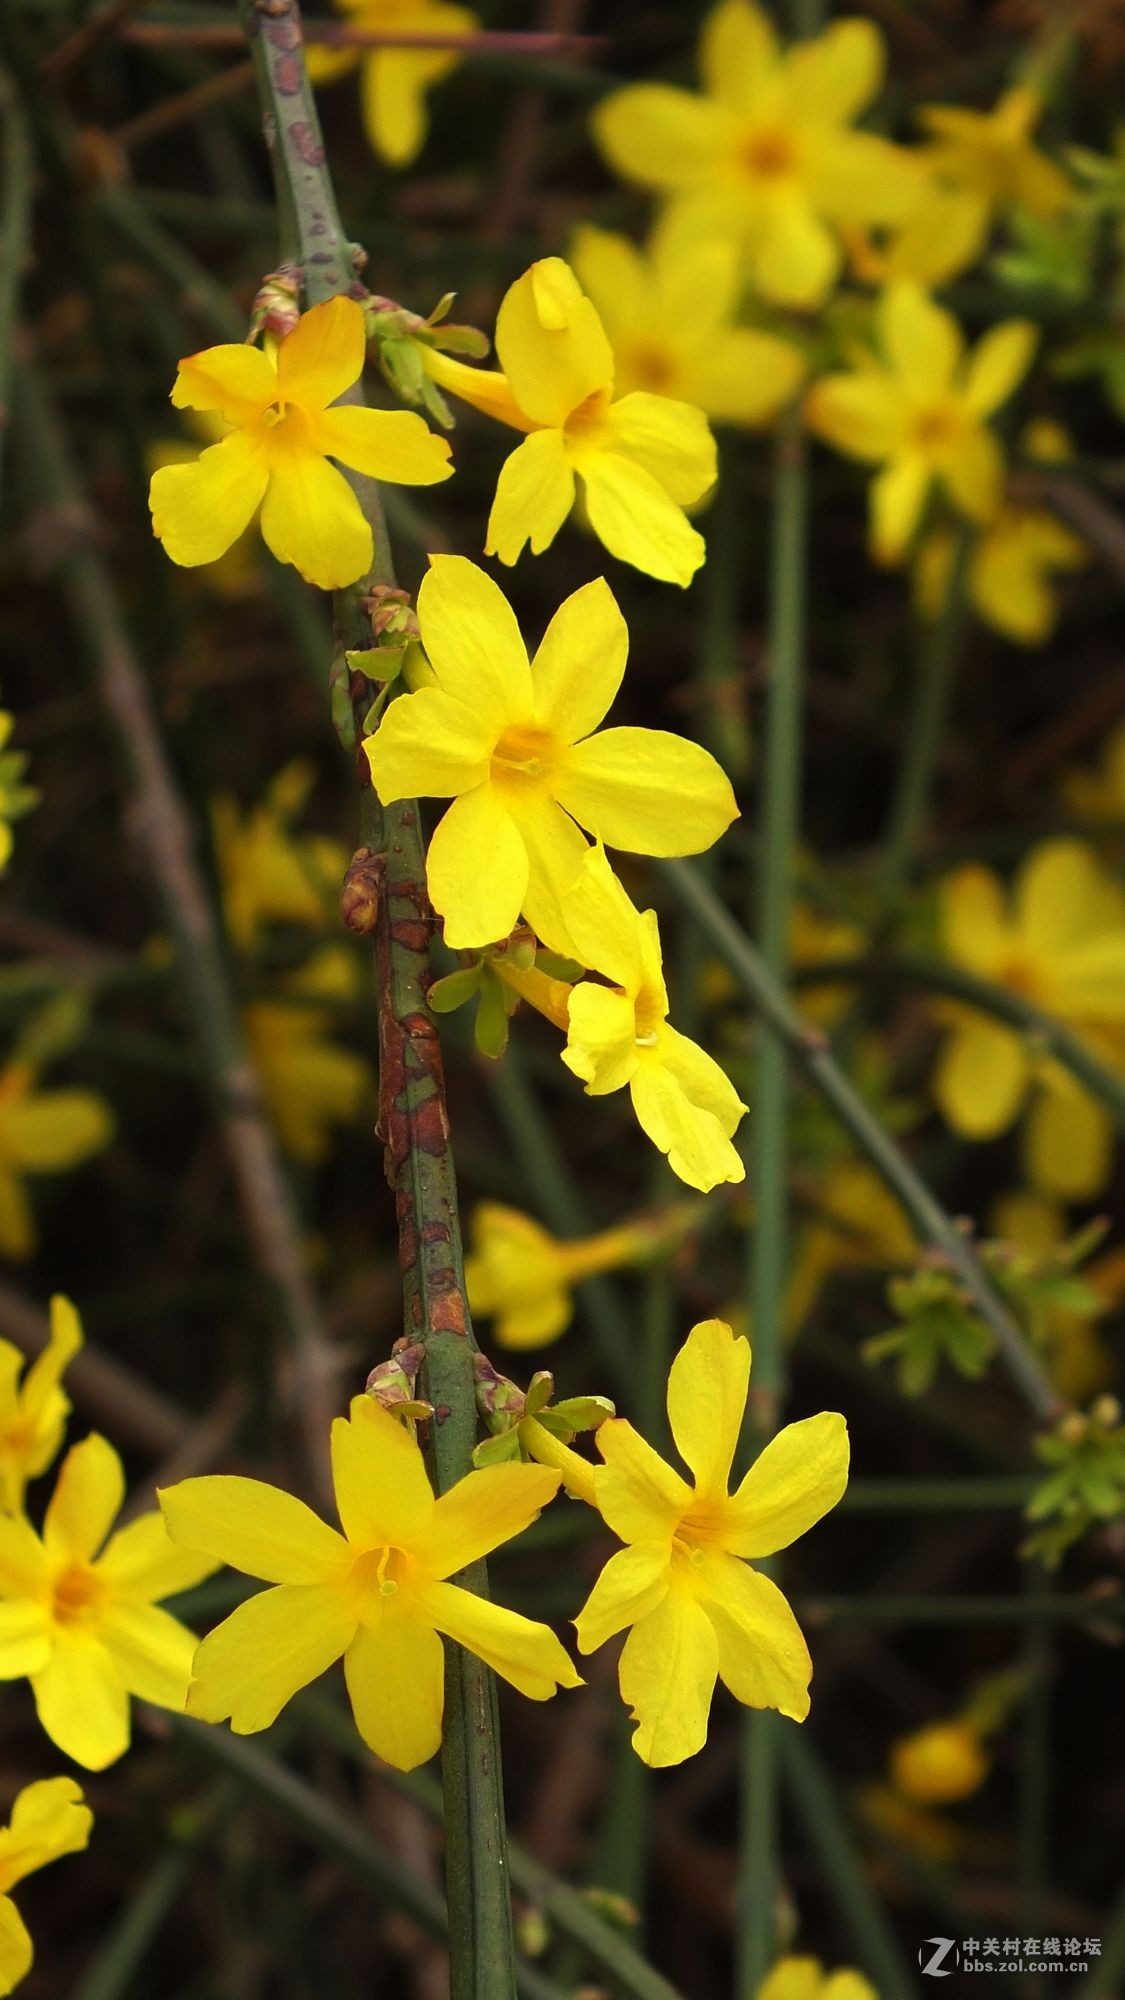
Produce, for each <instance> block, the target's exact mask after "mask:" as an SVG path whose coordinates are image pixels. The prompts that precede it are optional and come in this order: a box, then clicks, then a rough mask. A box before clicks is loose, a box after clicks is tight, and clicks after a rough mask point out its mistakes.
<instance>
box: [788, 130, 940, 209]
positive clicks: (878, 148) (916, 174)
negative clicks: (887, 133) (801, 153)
mask: <svg viewBox="0 0 1125 2000" xmlns="http://www.w3.org/2000/svg"><path fill="white" fill-rule="evenodd" d="M806 185H807V189H808V192H809V194H810V195H811V197H812V200H813V202H814V203H815V205H816V207H817V208H818V209H819V210H820V212H821V214H823V215H826V216H828V217H829V218H830V219H831V220H832V221H833V222H836V223H866V222H900V221H902V219H903V218H904V217H905V216H907V215H909V213H910V211H911V209H912V208H913V207H914V206H915V204H916V203H917V201H918V197H919V193H920V190H921V188H922V186H923V185H924V177H923V175H922V173H921V171H920V169H919V167H918V163H917V161H916V159H915V158H914V156H913V155H912V154H911V153H909V152H908V151H907V150H906V148H905V147H904V146H895V145H892V144H891V141H890V140H889V139H880V138H878V137H877V136H876V134H875V133H874V132H852V131H841V130H839V129H837V130H835V131H828V130H825V129H824V128H823V127H822V129H821V131H820V132H819V133H818V134H817V143H816V146H815V150H814V151H813V155H812V158H811V159H810V162H809V167H808V170H807V177H806Z"/></svg>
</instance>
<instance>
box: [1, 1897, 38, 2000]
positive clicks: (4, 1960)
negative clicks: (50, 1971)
mask: <svg viewBox="0 0 1125 2000" xmlns="http://www.w3.org/2000/svg"><path fill="white" fill-rule="evenodd" d="M34 1959H35V1951H34V1948H33V1946H32V1942H31V1936H30V1933H29V1931H28V1928H27V1925H26V1924H25V1923H24V1920H23V1918H22V1917H21V1916H20V1913H19V1911H18V1910H17V1908H16V1906H15V1904H14V1903H13V1901H12V1899H11V1897H10V1896H0V1993H13V1992H14V1991H15V1989H16V1987H17V1986H18V1985H19V1984H20V1982H21V1980H24V1979H26V1977H27V1975H28V1973H29V1972H30V1971H31V1967H32V1964H33V1963H34Z"/></svg>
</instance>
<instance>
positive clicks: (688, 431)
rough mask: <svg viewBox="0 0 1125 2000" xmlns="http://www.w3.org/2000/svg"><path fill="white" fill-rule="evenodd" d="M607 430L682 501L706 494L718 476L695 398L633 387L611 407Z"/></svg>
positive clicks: (616, 446)
mask: <svg viewBox="0 0 1125 2000" xmlns="http://www.w3.org/2000/svg"><path fill="white" fill-rule="evenodd" d="M605 436H606V446H607V449H608V450H610V451H612V452H615V453H617V454H619V455H620V456H621V457H622V458H628V459H632V461H633V462H634V464H636V465H642V466H643V467H644V469H645V471H646V472H651V474H652V476H653V478H654V479H656V480H658V481H659V483H660V485H661V486H662V487H663V488H664V491H665V492H666V493H667V495H668V497H669V499H670V500H674V501H675V502H676V505H677V506H678V507H690V506H691V504H692V502H693V501H696V500H699V499H701V498H702V496H703V495H704V493H706V492H707V491H708V489H709V488H710V487H712V486H713V485H714V484H715V480H716V478H717V477H718V470H719V467H718V458H717V455H716V450H715V440H714V438H713V437H712V435H711V430H710V426H709V424H708V422H707V419H706V417H705V416H704V414H703V411H702V410H699V409H696V407H695V405H694V404H693V403H680V402H677V401H676V400H675V399H674V398H673V397H671V396H653V395H649V394H648V392H647V391H646V390H644V389H634V391H633V393H632V394H631V395H629V396H622V397H621V399H620V401H618V402H616V403H613V404H611V406H610V408H609V410H608V411H607V412H606V418H605ZM578 468H579V471H580V472H581V471H584V470H585V464H584V461H583V460H582V459H579V460H578Z"/></svg>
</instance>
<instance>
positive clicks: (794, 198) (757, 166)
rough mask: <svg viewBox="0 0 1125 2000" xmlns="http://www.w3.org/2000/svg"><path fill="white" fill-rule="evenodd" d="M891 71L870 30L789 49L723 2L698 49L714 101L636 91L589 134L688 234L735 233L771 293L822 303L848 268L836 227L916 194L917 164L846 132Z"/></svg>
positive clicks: (845, 25) (835, 32) (882, 213)
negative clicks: (668, 203) (669, 205)
mask: <svg viewBox="0 0 1125 2000" xmlns="http://www.w3.org/2000/svg"><path fill="white" fill-rule="evenodd" d="M883 67H884V51H883V41H882V37H881V35H880V34H879V31H878V29H877V28H875V27H873V26H872V24H871V23H870V22H869V21H858V20H848V21H837V22H835V23H834V24H833V25H832V26H831V27H830V28H828V29H827V30H826V32H825V33H824V34H822V35H818V36H817V37H816V38H815V39H814V40H811V41H805V42H801V43H800V44H799V45H798V46H797V47H795V48H791V49H788V50H782V49H780V48H779V46H778V42H777V38H776V36H775V34H774V31H773V28H772V27H771V25H770V23H769V21H768V19H767V17H766V15H765V14H764V13H763V12H762V11H761V9H760V8H758V7H756V6H753V5H751V4H749V0H721V4H720V5H719V6H717V7H715V8H714V9H713V10H712V12H711V13H710V14H709V15H708V17H707V20H706V22H705V24H704V28H703V37H702V41H701V44H700V68H701V72H702V77H703V86H704V92H705V95H703V96H695V95H693V94H692V93H691V92H690V91H686V90H675V89H671V88H669V87H668V86H667V85H666V84H661V83H639V84H630V85H628V86H627V87H626V88H625V89H624V90H618V91H614V93H613V94H612V96H610V97H607V98H606V99H605V100H604V102H603V103H602V104H600V105H599V106H598V108H597V110H596V111H595V112H594V115H593V131H594V137H595V139H596V140H597V143H598V145H599V146H600V147H601V150H602V152H603V153H604V155H605V157H606V159H607V160H608V162H609V165H610V166H611V167H612V168H613V169H614V171H615V172H616V173H619V174H621V175H622V176H623V177H624V178H625V179H626V180H631V181H637V182H639V183H640V185H641V186H642V187H648V188H655V189H657V190H659V191H660V192H661V193H662V194H668V195H673V196H675V197H676V207H677V210H678V211H679V213H678V215H677V222H678V223H682V224H683V226H684V227H685V228H686V229H688V230H691V231H694V233H695V234H696V235H697V236H698V237H702V238H706V237H710V236H714V235H719V236H724V235H731V236H733V237H734V238H735V240H736V241H737V242H738V243H739V245H740V246H741V247H742V248H743V250H744V253H745V257H746V260H747V269H748V272H749V276H750V278H751V281H752V282H753V284H754V285H756V286H757V288H758V290H759V291H760V292H762V293H763V294H764V295H765V297H766V298H769V299H776V300H778V301H779V302H780V303H782V304H786V305H794V306H816V305H818V304H819V303H820V302H821V300H822V299H824V298H825V297H826V296H827V294H828V292H829V291H830V290H831V288H832V286H833V284H834V283H835V281H836V278H837V275H838V273H839V269H840V263H841V250H840V241H839V235H838V229H839V227H840V226H841V225H846V224H849V223H857V222H889V221H891V220H893V219H894V217H895V216H897V215H900V214H901V213H902V212H903V210H904V208H905V207H906V206H907V204H908V203H909V201H910V200H911V198H912V196H913V193H914V180H915V173H916V169H915V167H914V165H913V162H912V161H911V159H910V156H909V155H908V154H907V153H904V152H903V151H902V150H901V148H900V147H898V146H893V145H891V144H890V143H889V142H888V141H887V140H885V139H878V138H875V137H874V136H873V135H872V134H871V133H868V132H855V131H852V129H851V126H852V122H853V120H854V119H856V118H858V117H859V115H860V114H861V112H863V111H864V110H865V109H866V108H867V106H868V105H869V104H870V103H871V101H872V99H873V98H874V97H875V96H876V95H877V93H878V91H879V89H880V86H881V84H882V80H883Z"/></svg>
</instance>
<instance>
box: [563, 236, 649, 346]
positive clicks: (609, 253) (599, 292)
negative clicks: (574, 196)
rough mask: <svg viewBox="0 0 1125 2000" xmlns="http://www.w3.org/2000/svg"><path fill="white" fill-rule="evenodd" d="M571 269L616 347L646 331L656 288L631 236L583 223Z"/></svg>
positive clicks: (572, 252)
mask: <svg viewBox="0 0 1125 2000" xmlns="http://www.w3.org/2000/svg"><path fill="white" fill-rule="evenodd" d="M570 263H571V267H572V269H573V271H574V273H575V275H576V277H577V279H578V282H579V284H580V285H581V286H582V289H583V291H584V292H585V293H586V295H587V297H588V298H589V299H590V300H591V301H592V303H593V304H594V306H595V307H596V308H597V313H598V317H599V319H600V320H601V322H602V325H603V326H604V327H605V329H606V332H607V333H608V334H609V335H610V337H611V339H612V340H613V341H614V343H615V345H616V343H617V341H618V340H619V338H620V337H621V336H622V335H626V334H630V333H641V332H643V331H644V325H645V319H646V316H647V315H648V314H649V313H650V312H651V305H652V287H651V283H650V280H649V274H648V270H647V268H646V265H645V260H644V257H643V256H642V255H641V252H640V251H639V250H638V249H637V246H636V244H635V243H632V242H630V240H629V238H628V237H627V236H619V235H618V234H617V233H616V231H614V230H610V229H595V228H593V227H592V226H591V225H590V224H589V223H581V224H580V225H579V227H578V228H577V229H576V230H575V232H574V236H573V238H572V240H571V247H570Z"/></svg>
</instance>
